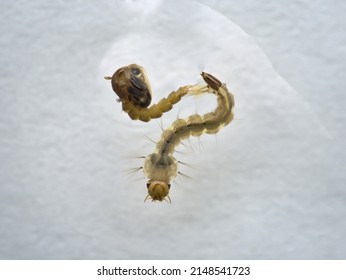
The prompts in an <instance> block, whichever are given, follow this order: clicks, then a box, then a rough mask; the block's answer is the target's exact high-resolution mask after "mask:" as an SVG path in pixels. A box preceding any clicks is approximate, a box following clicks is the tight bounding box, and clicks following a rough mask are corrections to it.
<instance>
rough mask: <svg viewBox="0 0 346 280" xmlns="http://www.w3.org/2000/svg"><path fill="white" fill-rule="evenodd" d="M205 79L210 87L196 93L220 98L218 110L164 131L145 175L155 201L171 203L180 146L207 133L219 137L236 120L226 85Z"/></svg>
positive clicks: (147, 162) (205, 76)
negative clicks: (189, 139) (185, 140)
mask: <svg viewBox="0 0 346 280" xmlns="http://www.w3.org/2000/svg"><path fill="white" fill-rule="evenodd" d="M201 75H202V78H203V79H204V81H205V82H206V83H207V86H201V85H196V86H193V87H192V88H190V91H191V92H193V94H200V93H204V92H206V91H207V92H210V93H213V94H215V95H216V96H217V107H216V109H215V110H214V111H213V112H210V113H207V114H205V115H203V116H200V115H198V114H195V115H191V116H190V117H188V118H187V119H177V120H176V121H174V122H173V124H172V125H171V127H170V128H168V129H166V130H165V131H163V133H162V136H161V139H160V141H159V142H157V144H156V149H155V151H154V153H152V154H150V155H148V156H147V157H146V158H145V161H144V166H143V172H144V174H145V175H146V176H147V178H148V179H149V180H148V183H147V189H148V195H147V197H146V198H145V201H146V200H147V199H149V198H151V199H152V200H154V201H155V200H158V201H162V200H167V201H169V202H170V201H171V200H170V198H169V190H170V187H171V183H170V181H171V179H173V178H174V177H175V176H177V174H178V173H179V172H178V164H177V163H178V162H177V160H176V159H175V158H174V156H173V153H174V150H175V147H176V146H177V145H179V143H180V142H181V141H182V140H184V139H186V138H188V137H190V136H200V135H202V134H203V133H208V134H215V133H217V132H218V131H219V130H220V129H221V128H223V127H224V126H226V125H228V124H229V123H230V122H231V121H232V119H233V116H234V114H233V109H234V97H233V95H232V94H231V93H230V92H229V90H228V89H227V87H226V85H225V84H222V83H221V82H220V81H219V80H218V79H217V78H215V77H214V76H212V75H210V74H208V73H205V72H202V74H201Z"/></svg>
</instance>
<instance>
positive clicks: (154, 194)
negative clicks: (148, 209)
mask: <svg viewBox="0 0 346 280" xmlns="http://www.w3.org/2000/svg"><path fill="white" fill-rule="evenodd" d="M147 188H148V195H147V197H146V198H145V200H144V201H146V200H147V199H148V198H149V197H150V198H151V199H152V200H153V201H154V200H158V201H162V200H166V198H167V199H168V200H166V201H168V202H171V199H170V198H169V196H168V194H169V189H170V188H171V184H170V183H166V182H162V181H149V182H148V183H147Z"/></svg>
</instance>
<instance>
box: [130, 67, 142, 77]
mask: <svg viewBox="0 0 346 280" xmlns="http://www.w3.org/2000/svg"><path fill="white" fill-rule="evenodd" d="M131 73H132V74H133V75H136V76H138V75H139V74H140V73H141V70H140V69H138V68H136V67H134V68H132V69H131Z"/></svg>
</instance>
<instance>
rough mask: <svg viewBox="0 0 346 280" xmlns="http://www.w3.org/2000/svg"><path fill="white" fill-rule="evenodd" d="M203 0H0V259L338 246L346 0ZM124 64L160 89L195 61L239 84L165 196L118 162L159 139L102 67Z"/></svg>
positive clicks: (279, 251) (196, 68) (246, 254)
mask: <svg viewBox="0 0 346 280" xmlns="http://www.w3.org/2000/svg"><path fill="white" fill-rule="evenodd" d="M200 2H201V3H204V4H205V5H202V4H199V3H198V2H191V3H190V1H189V2H188V1H185V3H184V2H181V1H113V2H111V1H97V2H95V1H73V2H72V1H65V0H61V1H55V2H49V3H48V2H47V1H16V2H11V3H10V2H8V3H10V4H8V3H5V2H4V1H2V2H1V4H0V5H1V13H2V16H1V19H0V23H1V24H0V31H1V38H0V44H1V70H0V74H1V75H0V77H1V78H0V85H1V103H0V106H1V107H0V109H1V115H0V135H1V138H0V143H1V148H0V156H1V168H0V172H1V174H0V176H1V177H0V258H3V259H18V258H19V259H37V258H39V259H153V258H155V259H192V258H195V259H209V258H211V259H267V258H269V259H345V258H346V240H345V236H346V219H345V216H346V206H345V201H346V191H345V179H346V178H345V177H346V175H345V172H344V171H345V170H344V169H345V159H346V158H345V147H344V143H343V141H344V139H345V136H346V135H345V134H346V133H345V122H346V118H345V113H344V107H345V95H344V89H345V88H346V84H345V73H346V71H345V67H346V66H345V53H346V47H345V41H346V38H345V37H346V35H345V32H344V30H345V21H346V20H345V19H344V14H345V12H346V5H345V3H344V2H343V1H328V2H326V1H307V0H306V1H266V3H261V4H260V2H259V1H253V0H247V1H208V0H201V1H200ZM188 3H190V4H188ZM244 31H245V32H246V33H247V34H249V35H250V37H249V36H248V35H247V34H246V33H245V32H244ZM260 48H261V49H262V50H261V49H260ZM133 62H135V63H139V64H142V65H143V66H144V67H145V68H146V69H147V72H148V75H149V79H150V80H151V83H152V88H153V93H154V100H155V101H157V100H159V98H161V97H163V96H165V95H167V94H168V93H169V91H171V90H173V89H176V88H177V87H178V86H181V85H185V84H189V83H196V82H198V81H201V79H200V78H198V73H199V72H200V71H202V70H204V71H207V72H210V73H212V74H214V75H215V76H217V77H219V78H220V79H221V80H222V81H224V82H226V83H227V85H228V86H229V88H230V89H231V90H232V92H233V93H234V95H235V98H236V120H235V121H234V122H233V123H232V124H231V125H230V126H228V127H226V128H224V129H223V130H222V131H220V133H219V134H218V135H217V136H216V137H214V136H202V137H201V138H200V139H199V140H198V139H192V140H191V147H190V145H189V144H188V145H187V146H186V147H179V148H178V150H180V151H183V153H182V154H177V155H176V157H177V158H178V159H182V160H183V161H185V162H187V163H190V164H192V165H193V166H194V168H193V169H189V168H182V171H183V172H185V173H187V174H189V175H190V176H191V177H192V179H184V178H177V180H176V181H175V182H174V183H173V185H172V189H171V198H172V204H171V205H169V204H167V203H143V199H144V197H145V195H146V187H145V184H146V180H145V178H143V176H141V174H137V175H136V176H133V177H129V176H127V175H126V171H124V169H126V168H128V167H136V166H140V165H141V164H142V162H141V160H140V159H139V160H127V159H123V158H122V157H123V156H128V155H133V154H139V155H147V154H148V153H150V152H152V151H153V149H154V144H153V143H151V142H150V141H148V139H147V138H146V137H149V138H152V139H153V140H155V141H156V140H157V139H158V138H159V137H160V128H159V127H160V121H153V122H152V123H149V124H144V123H140V122H134V121H131V120H130V119H129V118H128V116H127V115H126V114H124V113H122V112H121V110H120V104H118V103H116V102H115V100H116V98H115V95H114V93H113V92H112V90H111V87H110V84H109V82H107V81H104V80H103V76H104V75H111V74H112V73H113V72H114V71H115V70H116V69H117V68H118V67H120V66H123V65H126V64H129V63H133ZM208 98H210V97H208V96H205V97H202V98H200V99H197V100H194V99H192V98H186V100H183V101H182V102H181V103H182V105H180V106H177V108H178V111H177V110H175V111H173V112H170V113H168V114H167V115H165V116H164V117H163V120H162V125H163V126H164V127H167V126H169V124H170V123H171V122H172V121H173V120H174V119H175V117H176V116H177V114H179V115H180V116H185V114H186V115H188V114H191V113H195V111H197V112H200V113H203V112H204V110H205V111H208V110H210V108H211V107H210V108H208V105H209V104H208V103H212V102H213V101H212V99H208ZM206 100H207V101H206ZM209 101H210V102H209ZM183 103H184V104H183Z"/></svg>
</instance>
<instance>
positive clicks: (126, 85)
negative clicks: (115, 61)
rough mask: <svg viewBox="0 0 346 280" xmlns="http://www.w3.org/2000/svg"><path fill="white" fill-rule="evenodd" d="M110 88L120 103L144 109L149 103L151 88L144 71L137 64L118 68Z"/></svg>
mask: <svg viewBox="0 0 346 280" xmlns="http://www.w3.org/2000/svg"><path fill="white" fill-rule="evenodd" d="M112 88H113V90H114V92H115V93H116V94H117V95H118V96H119V98H120V101H128V102H131V103H132V104H133V105H135V106H137V107H140V108H146V107H148V106H149V105H150V102H151V88H150V84H149V81H148V79H147V76H146V74H145V71H144V69H143V68H142V67H141V66H139V65H137V64H130V65H128V66H124V67H121V68H119V69H118V70H117V71H116V72H115V73H114V74H113V76H112Z"/></svg>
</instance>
